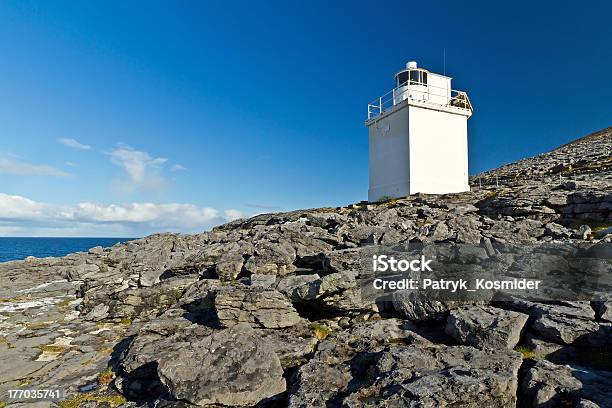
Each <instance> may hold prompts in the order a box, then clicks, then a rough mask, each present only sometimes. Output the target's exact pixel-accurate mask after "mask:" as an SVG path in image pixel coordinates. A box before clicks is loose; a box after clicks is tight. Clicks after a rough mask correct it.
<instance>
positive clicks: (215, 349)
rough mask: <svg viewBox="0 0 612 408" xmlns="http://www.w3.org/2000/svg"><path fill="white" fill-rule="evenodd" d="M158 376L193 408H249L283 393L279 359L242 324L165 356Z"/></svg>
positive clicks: (171, 390)
mask: <svg viewBox="0 0 612 408" xmlns="http://www.w3.org/2000/svg"><path fill="white" fill-rule="evenodd" d="M157 372H158V374H159V377H160V379H161V381H162V382H163V383H164V384H165V385H166V386H167V387H168V389H169V390H170V393H171V394H172V395H173V396H174V397H175V398H177V399H181V400H185V401H189V402H190V403H192V404H195V405H210V404H221V405H225V406H231V407H238V406H249V405H254V404H257V403H258V402H260V401H261V400H264V399H266V398H270V397H274V396H275V395H278V394H280V393H282V392H284V391H285V389H286V384H285V379H284V378H283V369H282V367H281V363H280V360H279V358H278V357H277V356H276V354H275V353H274V351H272V349H271V348H270V347H269V346H268V345H267V343H266V342H265V341H264V340H263V339H262V338H261V337H259V336H258V335H257V334H256V333H255V331H254V330H253V329H252V328H251V326H249V325H248V324H245V323H242V324H237V325H235V326H233V327H231V328H229V329H225V330H221V331H218V332H215V333H213V334H212V335H210V336H207V337H205V338H203V339H202V340H199V341H196V342H193V343H191V344H190V345H189V346H186V347H184V348H182V349H180V350H178V351H176V352H173V353H169V354H168V355H167V356H165V357H164V358H162V359H160V361H159V365H158V368H157Z"/></svg>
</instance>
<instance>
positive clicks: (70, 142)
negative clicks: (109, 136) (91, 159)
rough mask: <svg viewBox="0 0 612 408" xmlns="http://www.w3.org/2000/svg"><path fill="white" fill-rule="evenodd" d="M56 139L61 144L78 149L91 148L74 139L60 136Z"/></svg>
mask: <svg viewBox="0 0 612 408" xmlns="http://www.w3.org/2000/svg"><path fill="white" fill-rule="evenodd" d="M57 141H58V142H59V143H61V144H63V145H64V146H68V147H72V148H73V149H79V150H89V149H91V146H89V145H86V144H83V143H81V142H79V141H78V140H75V139H70V138H65V137H60V138H59V139H57Z"/></svg>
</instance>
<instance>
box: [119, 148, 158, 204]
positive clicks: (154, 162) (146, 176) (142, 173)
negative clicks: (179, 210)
mask: <svg viewBox="0 0 612 408" xmlns="http://www.w3.org/2000/svg"><path fill="white" fill-rule="evenodd" d="M109 154H110V157H111V162H112V163H113V164H114V165H116V166H118V167H120V168H122V169H123V170H124V171H125V174H126V176H127V179H126V180H122V181H121V182H119V183H118V186H119V187H120V189H121V190H124V191H126V192H132V191H134V190H138V189H144V190H159V189H161V188H163V187H165V185H166V184H167V182H166V179H165V178H164V176H163V175H162V174H161V169H162V167H163V165H164V164H165V163H166V162H167V161H168V159H166V158H163V157H157V158H153V157H151V156H150V155H149V153H147V152H143V151H140V150H135V149H133V148H131V147H130V146H127V145H123V144H120V145H118V146H117V147H115V149H113V150H112V151H111V152H110V153H109Z"/></svg>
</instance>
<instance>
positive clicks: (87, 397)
mask: <svg viewBox="0 0 612 408" xmlns="http://www.w3.org/2000/svg"><path fill="white" fill-rule="evenodd" d="M87 402H95V403H96V404H100V405H102V404H104V405H108V406H110V408H117V407H120V406H121V405H123V404H125V403H126V402H127V400H126V399H125V398H124V397H123V396H122V395H100V394H77V395H75V396H74V397H73V398H71V399H69V400H65V401H61V402H59V403H58V405H59V407H60V408H79V407H80V406H82V405H83V404H85V403H87ZM0 408H2V407H0Z"/></svg>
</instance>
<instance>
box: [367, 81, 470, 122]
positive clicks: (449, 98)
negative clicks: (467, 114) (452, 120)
mask: <svg viewBox="0 0 612 408" xmlns="http://www.w3.org/2000/svg"><path fill="white" fill-rule="evenodd" d="M449 93H450V95H449ZM406 99H411V100H414V101H417V102H423V103H428V104H431V105H437V106H446V107H455V108H459V109H464V110H469V111H472V103H471V102H470V98H468V96H467V93H465V92H463V91H457V90H454V89H451V90H450V92H449V89H448V88H445V87H440V86H434V85H427V84H422V83H417V82H414V81H410V80H408V81H406V82H404V83H403V84H401V85H399V86H398V87H396V88H393V89H392V90H390V91H389V92H387V93H386V94H384V95H382V96H380V97H378V98H377V99H375V100H373V101H372V102H370V103H368V120H370V119H374V118H376V117H378V116H380V115H382V114H383V113H384V112H385V111H387V110H389V109H391V108H393V106H395V105H397V104H398V103H400V102H402V101H404V100H406ZM441 101H442V103H440V102H441Z"/></svg>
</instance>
